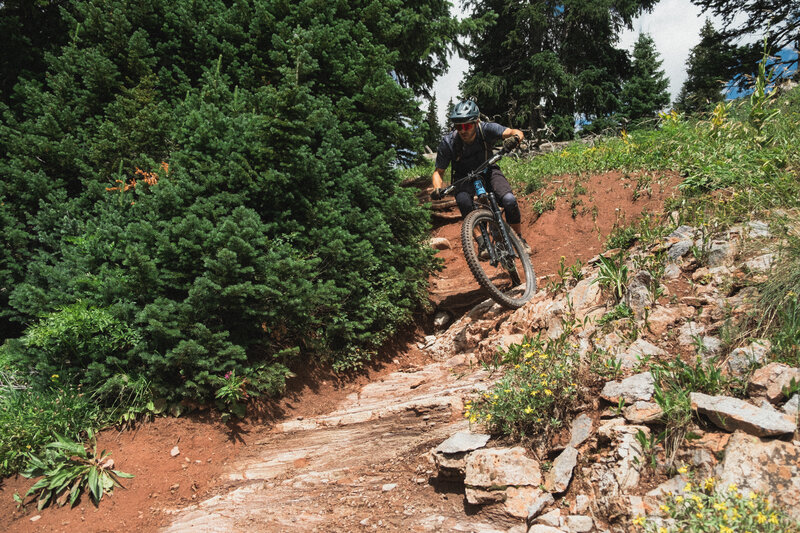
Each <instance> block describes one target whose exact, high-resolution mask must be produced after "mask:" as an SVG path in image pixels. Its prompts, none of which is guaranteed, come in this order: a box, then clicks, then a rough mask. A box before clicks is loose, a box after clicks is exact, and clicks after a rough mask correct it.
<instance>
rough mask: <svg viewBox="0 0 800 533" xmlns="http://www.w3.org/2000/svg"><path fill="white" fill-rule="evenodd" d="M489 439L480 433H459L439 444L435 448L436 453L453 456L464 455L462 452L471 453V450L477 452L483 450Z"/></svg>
mask: <svg viewBox="0 0 800 533" xmlns="http://www.w3.org/2000/svg"><path fill="white" fill-rule="evenodd" d="M490 438H491V436H490V435H484V434H482V433H472V432H470V431H459V432H458V433H456V434H455V435H453V436H452V437H450V438H449V439H447V440H446V441H444V442H443V443H441V444H440V445H439V446H438V447H437V448H436V452H439V453H446V454H454V453H464V452H471V451H473V450H477V449H478V448H483V447H484V446H486V443H487V442H489V439H490Z"/></svg>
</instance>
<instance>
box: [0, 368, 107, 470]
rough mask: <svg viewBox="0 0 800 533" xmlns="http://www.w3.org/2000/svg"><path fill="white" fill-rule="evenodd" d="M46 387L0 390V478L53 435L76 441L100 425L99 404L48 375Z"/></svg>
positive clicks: (24, 460)
mask: <svg viewBox="0 0 800 533" xmlns="http://www.w3.org/2000/svg"><path fill="white" fill-rule="evenodd" d="M49 377H50V380H51V385H50V386H43V387H37V388H35V389H34V388H24V389H3V390H0V476H7V475H10V474H13V473H14V472H17V471H19V469H20V468H22V467H23V466H25V464H26V463H27V454H28V453H33V454H41V453H43V452H44V448H45V446H46V445H47V444H49V443H50V442H52V441H53V439H54V438H55V434H57V433H58V434H61V435H65V436H67V437H68V438H71V439H75V440H79V439H80V438H81V435H82V434H83V433H84V432H85V431H86V430H87V429H90V428H92V427H97V426H98V425H101V424H103V423H104V416H103V414H102V412H101V409H100V407H99V405H98V404H97V403H96V402H95V401H93V400H92V399H91V398H90V397H89V396H88V395H86V394H84V393H83V392H82V390H81V389H80V388H77V387H74V386H72V385H69V384H64V383H62V380H61V377H60V376H58V375H52V376H49Z"/></svg>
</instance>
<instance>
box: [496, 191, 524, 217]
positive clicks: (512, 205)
mask: <svg viewBox="0 0 800 533" xmlns="http://www.w3.org/2000/svg"><path fill="white" fill-rule="evenodd" d="M500 201H501V202H502V203H503V209H505V212H506V222H508V223H509V224H519V223H520V221H521V220H522V215H521V214H520V212H519V204H517V198H516V196H514V194H513V193H510V192H509V193H506V194H504V195H503V198H501V199H500Z"/></svg>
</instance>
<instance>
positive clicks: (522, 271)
mask: <svg viewBox="0 0 800 533" xmlns="http://www.w3.org/2000/svg"><path fill="white" fill-rule="evenodd" d="M506 231H507V233H508V237H509V239H510V241H511V242H510V245H511V246H512V247H513V249H514V252H515V255H516V257H512V255H511V254H510V253H509V247H508V245H507V244H506V242H505V240H504V239H503V236H502V232H501V231H500V227H499V225H498V224H497V222H496V221H495V220H494V216H493V215H492V212H491V211H490V210H488V209H478V210H475V211H472V212H470V213H469V214H468V215H467V216H466V218H465V219H464V225H463V226H462V227H461V245H462V247H463V249H464V256H465V257H466V259H467V265H469V269H470V270H471V271H472V275H473V276H475V279H476V280H478V283H479V284H480V285H481V287H483V288H484V289H486V290H487V291H489V295H490V296H491V297H492V299H493V300H494V301H496V302H497V303H499V304H501V305H503V306H505V307H509V308H511V309H517V308H519V307H522V306H523V305H525V303H526V302H528V301H529V300H530V299H531V298H532V297H533V294H534V293H535V292H536V274H535V273H534V271H533V265H532V264H531V259H530V257H529V256H528V254H526V253H525V250H524V249H523V247H522V243H521V242H520V240H519V239H518V238H517V236H516V234H515V233H514V231H513V230H512V229H511V228H509V227H508V226H507V225H506ZM476 236H482V237H483V239H484V240H488V241H489V242H490V243H491V246H492V248H493V249H494V250H495V253H496V259H497V261H496V264H495V265H492V264H491V263H492V261H490V259H489V258H488V257H485V254H483V255H484V257H483V258H482V257H481V255H482V254H481V250H480V249H479V245H478V242H477V240H476V238H475V237H476Z"/></svg>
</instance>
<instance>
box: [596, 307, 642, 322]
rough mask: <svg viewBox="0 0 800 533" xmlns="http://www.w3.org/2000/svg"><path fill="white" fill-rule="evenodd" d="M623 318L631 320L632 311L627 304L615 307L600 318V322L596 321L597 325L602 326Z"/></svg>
mask: <svg viewBox="0 0 800 533" xmlns="http://www.w3.org/2000/svg"><path fill="white" fill-rule="evenodd" d="M625 318H633V310H632V309H631V308H630V307H629V306H628V305H627V304H625V303H620V304H617V305H615V306H614V307H613V308H612V309H611V311H609V312H608V313H606V314H604V315H603V316H601V317H600V320H598V321H597V325H598V326H603V325H605V324H608V323H610V322H613V321H615V320H621V319H625Z"/></svg>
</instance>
